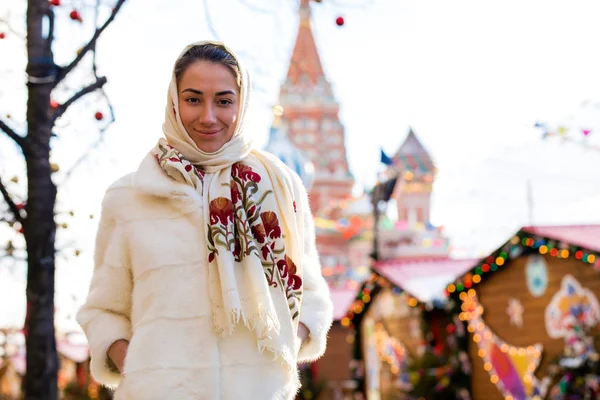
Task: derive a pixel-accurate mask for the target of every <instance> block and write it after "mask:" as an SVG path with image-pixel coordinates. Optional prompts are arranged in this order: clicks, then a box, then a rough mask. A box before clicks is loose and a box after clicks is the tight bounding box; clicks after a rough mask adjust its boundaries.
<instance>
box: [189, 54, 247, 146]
mask: <svg viewBox="0 0 600 400" xmlns="http://www.w3.org/2000/svg"><path fill="white" fill-rule="evenodd" d="M177 91H178V96H179V117H180V118H181V122H182V123H183V126H184V127H185V130H186V131H187V133H188V135H190V137H191V138H192V140H193V141H194V142H195V143H196V145H197V146H198V148H199V149H200V150H202V151H204V152H207V153H214V152H216V151H217V150H219V149H220V148H221V147H222V146H223V145H224V144H225V143H227V142H229V140H231V137H232V136H233V132H234V131H235V126H236V123H237V116H238V111H239V107H238V97H239V94H240V93H239V89H238V86H237V83H236V80H235V77H234V75H233V72H232V71H231V70H230V69H229V68H228V67H226V66H225V65H222V64H218V63H213V62H210V61H196V62H195V63H193V64H191V65H190V66H189V67H188V68H187V69H186V70H185V71H184V72H183V74H182V75H181V79H180V80H179V83H178V88H177Z"/></svg>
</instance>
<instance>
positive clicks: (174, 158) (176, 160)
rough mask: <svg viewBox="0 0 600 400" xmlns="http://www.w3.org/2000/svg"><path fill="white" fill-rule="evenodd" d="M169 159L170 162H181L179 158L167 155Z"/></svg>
mask: <svg viewBox="0 0 600 400" xmlns="http://www.w3.org/2000/svg"><path fill="white" fill-rule="evenodd" d="M169 161H171V162H181V160H180V159H179V158H177V157H169Z"/></svg>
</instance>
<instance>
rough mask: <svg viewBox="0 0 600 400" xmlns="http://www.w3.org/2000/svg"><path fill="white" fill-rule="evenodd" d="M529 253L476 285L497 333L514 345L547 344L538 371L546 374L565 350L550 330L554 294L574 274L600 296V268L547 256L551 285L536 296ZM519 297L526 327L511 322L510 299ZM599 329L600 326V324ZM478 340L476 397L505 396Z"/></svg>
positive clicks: (473, 352) (473, 347) (497, 399)
mask: <svg viewBox="0 0 600 400" xmlns="http://www.w3.org/2000/svg"><path fill="white" fill-rule="evenodd" d="M526 261H527V256H522V257H520V258H518V259H516V260H514V261H512V262H510V263H507V264H506V265H504V266H502V267H500V268H501V269H500V270H499V271H497V272H495V273H493V275H491V276H489V277H488V278H487V279H486V280H485V281H484V282H482V283H481V284H479V285H477V286H476V287H475V289H476V291H477V295H478V298H479V301H480V303H481V304H482V305H483V307H484V314H483V319H484V321H485V323H486V324H487V325H488V327H489V328H490V329H491V330H492V331H493V332H494V333H496V335H497V336H498V337H500V338H502V339H503V340H505V341H506V342H507V343H508V344H511V345H514V346H529V345H533V344H536V343H540V344H542V345H543V346H544V352H543V356H542V357H543V358H542V363H541V365H540V367H539V368H538V370H537V372H536V375H537V377H538V378H542V377H543V376H544V374H545V371H546V367H547V366H548V364H549V363H550V362H551V361H552V359H554V358H555V357H557V356H559V355H561V354H562V353H563V348H564V341H563V339H552V338H550V337H549V336H548V334H547V333H546V325H545V320H544V313H545V310H546V306H547V305H548V304H549V303H550V301H551V299H552V296H554V294H555V293H556V292H558V291H559V289H560V285H561V281H562V278H563V277H564V276H565V275H567V274H570V275H572V276H573V277H574V278H575V279H577V280H578V281H579V283H580V284H581V285H582V286H583V287H584V288H588V289H590V290H591V291H593V292H594V293H595V294H596V295H597V296H599V297H600V271H594V267H593V266H591V265H589V264H585V263H583V262H581V261H579V260H576V259H567V260H564V259H559V258H555V257H549V256H546V257H545V261H546V264H547V266H548V277H549V281H548V288H547V289H546V292H545V293H544V294H543V295H542V296H541V297H534V296H533V295H531V293H530V292H529V290H528V289H527V284H526V278H525V265H526ZM510 297H514V298H517V299H519V300H520V301H521V304H522V305H523V307H524V313H523V327H522V328H518V327H516V326H514V325H513V326H511V324H510V319H509V317H508V314H507V311H506V310H507V307H508V299H509V298H510ZM597 329H598V327H597ZM477 351H478V349H477V344H476V343H474V342H473V341H472V340H471V339H470V340H469V355H470V358H471V361H472V364H473V365H472V367H473V378H472V388H473V398H474V400H502V399H503V398H504V397H503V396H502V395H501V394H500V392H499V390H498V389H497V388H496V386H495V385H494V384H492V383H491V382H490V375H489V373H488V372H487V371H485V370H484V369H483V361H482V359H481V358H480V357H479V356H478V355H477Z"/></svg>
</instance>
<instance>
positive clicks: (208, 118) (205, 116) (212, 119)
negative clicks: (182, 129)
mask: <svg viewBox="0 0 600 400" xmlns="http://www.w3.org/2000/svg"><path fill="white" fill-rule="evenodd" d="M215 111H216V110H215V109H214V108H213V106H212V105H211V104H205V105H204V107H202V110H201V111H200V116H199V117H200V118H199V119H200V122H201V123H202V124H204V125H213V124H215V123H216V122H217V114H216V112H215Z"/></svg>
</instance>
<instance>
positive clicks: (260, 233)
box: [250, 224, 267, 244]
mask: <svg viewBox="0 0 600 400" xmlns="http://www.w3.org/2000/svg"><path fill="white" fill-rule="evenodd" d="M250 231H252V236H254V238H255V239H256V240H258V243H260V244H263V243H264V242H265V237H266V236H267V234H266V232H265V227H264V226H262V225H260V224H259V225H254V226H251V227H250Z"/></svg>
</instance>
